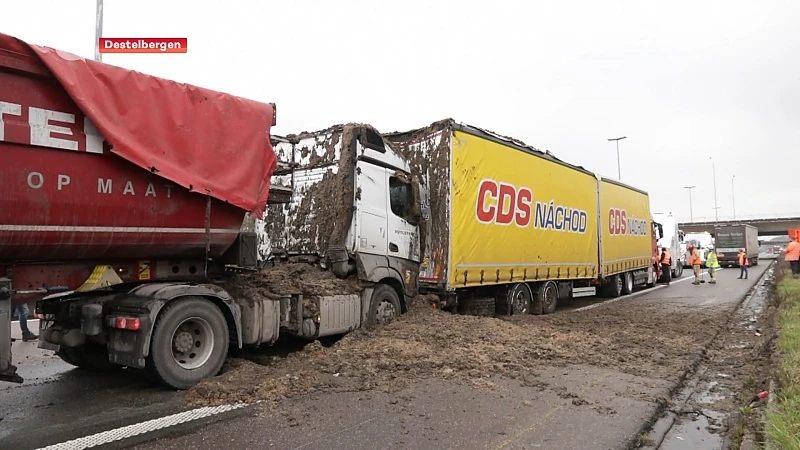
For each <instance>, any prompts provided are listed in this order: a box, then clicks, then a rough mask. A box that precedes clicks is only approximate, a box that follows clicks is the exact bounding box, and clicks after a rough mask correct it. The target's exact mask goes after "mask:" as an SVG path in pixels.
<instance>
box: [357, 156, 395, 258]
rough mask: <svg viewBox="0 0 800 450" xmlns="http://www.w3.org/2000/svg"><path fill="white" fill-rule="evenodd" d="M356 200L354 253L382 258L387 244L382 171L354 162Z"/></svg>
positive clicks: (383, 172)
mask: <svg viewBox="0 0 800 450" xmlns="http://www.w3.org/2000/svg"><path fill="white" fill-rule="evenodd" d="M357 167H358V176H357V177H356V180H357V182H356V183H357V187H358V191H359V194H360V195H359V198H358V201H357V206H356V207H357V211H356V213H357V214H358V216H357V217H358V221H357V223H356V230H358V231H357V236H358V238H357V239H356V250H357V251H359V252H361V253H369V254H373V255H381V256H386V247H387V243H388V238H387V232H386V229H387V227H386V215H387V210H388V207H387V203H388V198H389V196H388V187H387V184H386V183H387V178H386V169H384V168H383V167H379V166H376V165H375V164H370V163H369V162H365V161H358V166H357Z"/></svg>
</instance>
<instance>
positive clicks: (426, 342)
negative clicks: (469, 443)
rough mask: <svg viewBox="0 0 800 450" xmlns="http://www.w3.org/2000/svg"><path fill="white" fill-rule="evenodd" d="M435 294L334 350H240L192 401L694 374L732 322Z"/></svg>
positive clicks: (651, 309)
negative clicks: (443, 305)
mask: <svg viewBox="0 0 800 450" xmlns="http://www.w3.org/2000/svg"><path fill="white" fill-rule="evenodd" d="M428 300H429V299H428V298H425V297H418V298H416V299H415V300H414V304H413V305H412V307H411V308H410V312H409V313H408V314H405V315H403V316H401V317H400V318H398V319H396V320H395V321H393V322H392V323H390V324H388V325H386V326H384V327H381V328H379V329H376V330H365V329H362V330H357V331H355V332H352V333H351V334H348V335H347V336H345V337H343V338H342V339H341V340H339V341H338V342H336V343H335V344H333V345H332V346H330V347H324V346H323V345H322V344H321V343H320V342H313V343H308V344H306V345H304V346H303V345H302V344H297V343H292V344H285V345H276V346H274V347H273V348H268V349H265V350H261V351H253V352H241V353H240V354H238V355H236V356H235V357H232V358H229V360H228V361H227V363H226V367H225V368H224V371H223V373H222V374H221V375H220V376H218V377H215V378H213V379H209V380H205V381H203V382H201V383H200V384H198V385H197V386H195V387H194V388H192V389H190V390H189V392H188V393H187V394H188V395H187V398H188V399H189V401H190V403H191V404H192V405H219V404H229V403H237V402H248V403H249V402H254V401H259V400H260V401H266V403H267V404H274V402H279V401H280V400H282V399H285V398H289V397H293V396H297V395H302V394H306V393H311V392H313V391H318V390H324V391H359V390H372V389H379V390H382V391H385V392H396V391H398V390H400V389H402V388H404V387H406V386H409V385H411V384H413V383H415V382H417V381H419V380H422V379H426V378H439V379H446V380H454V381H459V382H464V383H468V384H472V385H474V386H476V387H483V386H491V385H492V383H490V382H488V378H489V377H497V376H500V377H505V378H510V379H516V380H518V381H520V382H522V383H523V384H525V385H528V386H536V387H541V388H542V389H546V388H547V384H546V383H544V382H543V381H541V380H539V379H538V373H537V370H538V369H543V368H545V367H553V366H559V365H569V364H572V363H576V364H577V363H580V364H591V365H595V366H602V367H610V368H613V369H615V370H618V371H621V372H625V373H629V374H633V375H638V376H646V377H656V378H665V377H669V376H674V374H676V373H679V372H681V371H683V370H685V367H686V366H687V365H689V364H690V362H691V361H692V360H693V359H696V358H697V355H698V354H699V353H700V352H701V351H702V347H703V346H704V345H706V344H707V343H708V342H709V341H710V340H711V338H712V337H713V335H714V334H715V332H716V331H718V329H719V327H720V326H722V325H723V324H724V323H725V321H726V318H727V317H726V314H725V312H724V311H722V312H721V311H719V310H718V309H715V308H707V309H704V308H690V309H689V310H686V309H685V308H684V309H681V308H677V307H676V308H673V307H669V306H668V305H666V304H664V303H660V304H650V303H644V302H635V303H631V302H618V303H615V304H613V305H608V306H607V307H603V308H595V309H593V310H587V311H577V312H570V313H556V314H552V315H544V316H530V315H526V316H512V317H500V318H492V317H478V316H466V315H456V314H452V313H448V312H442V311H439V310H435V309H433V308H432V307H431V306H430V303H429V302H428Z"/></svg>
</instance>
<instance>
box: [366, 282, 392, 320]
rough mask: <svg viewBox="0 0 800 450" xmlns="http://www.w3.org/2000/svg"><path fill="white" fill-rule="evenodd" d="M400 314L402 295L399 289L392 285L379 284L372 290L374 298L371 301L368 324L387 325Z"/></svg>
mask: <svg viewBox="0 0 800 450" xmlns="http://www.w3.org/2000/svg"><path fill="white" fill-rule="evenodd" d="M399 314H400V297H399V296H398V295H397V291H395V290H394V288H392V287H391V286H388V285H385V284H379V285H378V286H377V287H376V288H375V290H374V291H372V299H371V300H370V302H369V314H367V325H370V326H373V327H374V326H378V325H386V324H387V323H389V322H391V321H392V320H394V319H395V317H397V316H398V315H399Z"/></svg>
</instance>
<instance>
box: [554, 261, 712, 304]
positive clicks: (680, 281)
mask: <svg viewBox="0 0 800 450" xmlns="http://www.w3.org/2000/svg"><path fill="white" fill-rule="evenodd" d="M721 270H725V269H724V268H722V267H721V268H719V269H717V272H719V271H721ZM707 273H708V272H707V271H706V272H700V276H701V277H703V276H704V275H705V274H707ZM691 275H692V276H690V277H686V278H681V279H680V280H678V281H673V282H672V283H671V284H676V283H682V282H684V281H689V280H694V273H692V274H691ZM665 287H667V285H665V284H659V285H658V286H655V287H651V288H650V289H645V290H643V291H639V292H634V293H633V294H628V295H623V296H622V297H617V298H612V299H611V300H606V301H603V302H600V303H594V304H591V305H587V306H583V307H581V308H578V309H571V310H569V311H568V312H578V311H588V310H590V309H594V308H598V307H600V306H603V305H608V304H611V303H614V302H618V301H620V300H626V299H629V298H634V297H638V296H640V295H644V294H648V293H650V292H653V291H657V290H659V289H663V288H665Z"/></svg>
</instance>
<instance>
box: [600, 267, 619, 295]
mask: <svg viewBox="0 0 800 450" xmlns="http://www.w3.org/2000/svg"><path fill="white" fill-rule="evenodd" d="M621 276H622V274H621V273H618V274H616V275H612V276H611V278H610V279H609V280H608V283H605V284H604V285H603V296H604V297H609V298H617V297H619V296H620V295H622V289H621V288H620V285H619V282H620V280H621Z"/></svg>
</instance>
